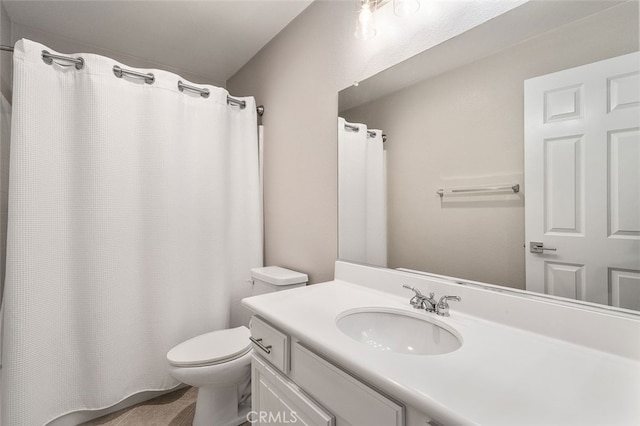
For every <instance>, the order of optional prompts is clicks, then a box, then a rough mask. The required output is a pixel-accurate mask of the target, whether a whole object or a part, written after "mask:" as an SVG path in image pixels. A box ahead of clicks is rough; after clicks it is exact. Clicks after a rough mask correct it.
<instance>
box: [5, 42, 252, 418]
mask: <svg viewBox="0 0 640 426" xmlns="http://www.w3.org/2000/svg"><path fill="white" fill-rule="evenodd" d="M43 50H48V51H49V52H51V53H55V52H53V51H52V50H51V49H48V48H46V47H45V46H42V45H40V44H38V43H34V42H30V41H28V40H22V41H20V42H18V43H17V44H16V47H15V52H14V99H13V101H14V102H13V118H12V120H13V121H12V142H11V143H12V146H11V171H10V173H11V176H10V188H9V224H8V227H9V230H8V247H7V252H8V253H7V256H8V258H7V276H6V284H5V312H4V315H5V317H4V338H3V343H4V344H3V350H4V354H3V366H2V377H1V380H2V404H3V407H2V424H3V425H12V426H21V425H25V426H26V425H28V426H33V425H41V424H44V423H47V422H49V421H51V420H52V419H55V418H57V417H59V416H61V415H63V414H65V413H69V412H73V411H77V410H83V409H99V408H104V407H107V406H110V405H113V404H115V403H117V402H119V401H121V400H123V399H125V398H126V397H128V396H130V395H132V394H134V393H137V392H140V391H145V390H164V389H169V388H172V387H174V386H176V385H177V384H178V383H177V382H176V381H175V380H174V379H173V378H171V377H170V376H169V375H168V374H167V362H166V358H165V357H166V353H167V351H168V350H169V349H170V348H171V347H172V346H174V345H176V344H178V343H180V342H181V341H184V340H185V339H187V338H190V337H192V336H195V335H198V334H201V333H204V332H207V331H212V330H215V329H220V328H224V327H227V326H228V325H229V318H230V308H229V307H230V301H231V300H235V299H237V297H234V294H238V289H239V288H243V286H248V284H247V280H248V279H249V269H250V268H251V267H255V266H260V265H261V264H262V234H261V226H262V224H261V216H260V208H261V206H260V188H259V169H258V143H257V127H256V126H257V117H256V111H255V102H254V100H253V98H242V100H244V101H245V102H246V107H245V108H240V107H238V106H231V105H228V104H227V92H226V91H225V90H224V89H221V88H217V87H212V86H206V88H207V89H209V91H210V96H209V97H208V98H204V97H201V96H199V95H198V94H195V93H191V92H188V91H185V92H180V91H179V90H178V86H177V83H178V81H179V80H180V78H179V76H177V75H175V74H172V73H168V72H164V71H160V70H136V71H138V72H141V73H148V72H152V73H153V74H154V75H155V82H154V83H153V84H147V83H145V82H144V80H142V79H139V78H130V77H127V76H125V77H123V78H116V76H115V75H114V72H113V66H114V65H118V66H120V67H122V68H125V69H130V68H128V67H127V66H125V65H122V64H119V63H117V62H116V61H114V60H111V59H109V58H106V57H102V56H98V55H92V54H74V55H65V56H72V57H78V56H81V57H82V58H83V59H84V62H85V65H84V68H82V69H80V70H78V69H76V68H75V67H74V66H69V64H68V63H65V62H64V61H62V62H61V61H58V60H54V62H53V63H52V64H50V65H48V64H46V63H45V62H44V61H43V59H42V57H41V52H42V51H43ZM200 87H205V86H200Z"/></svg>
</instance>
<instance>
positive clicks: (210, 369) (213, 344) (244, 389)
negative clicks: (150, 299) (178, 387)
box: [167, 266, 308, 426]
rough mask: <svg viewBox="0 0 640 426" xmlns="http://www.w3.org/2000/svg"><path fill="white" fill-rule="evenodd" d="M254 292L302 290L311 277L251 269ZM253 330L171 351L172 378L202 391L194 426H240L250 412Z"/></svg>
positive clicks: (214, 335) (228, 332)
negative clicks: (251, 333) (251, 339)
mask: <svg viewBox="0 0 640 426" xmlns="http://www.w3.org/2000/svg"><path fill="white" fill-rule="evenodd" d="M251 277H252V285H253V288H252V294H253V295H257V294H264V293H268V292H274V291H280V290H286V289H290V288H294V287H301V286H304V285H306V283H307V280H308V278H307V275H306V274H301V273H299V272H295V271H291V270H288V269H284V268H280V267H277V266H268V267H264V268H254V269H252V270H251ZM249 337H250V332H249V329H248V328H247V327H245V326H240V327H236V328H230V329H224V330H218V331H212V332H209V333H205V334H201V335H199V336H196V337H194V338H192V339H189V340H186V341H185V342H182V343H180V344H179V345H177V346H175V347H174V348H173V349H171V350H170V351H169V352H168V353H167V361H168V362H169V370H168V371H169V374H170V375H171V376H172V377H174V378H175V379H176V380H179V381H181V382H182V383H185V384H188V385H191V386H195V387H198V399H197V401H196V412H195V416H194V419H193V425H194V426H236V425H239V424H242V423H244V422H245V421H246V420H247V417H246V416H247V414H248V413H249V411H250V410H251V399H250V395H251V353H252V345H251V341H250V340H249Z"/></svg>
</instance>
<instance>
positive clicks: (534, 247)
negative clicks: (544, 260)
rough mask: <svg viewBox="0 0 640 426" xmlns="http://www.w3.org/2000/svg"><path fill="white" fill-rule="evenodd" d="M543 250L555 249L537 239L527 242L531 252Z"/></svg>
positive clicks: (541, 251)
mask: <svg viewBox="0 0 640 426" xmlns="http://www.w3.org/2000/svg"><path fill="white" fill-rule="evenodd" d="M545 250H549V251H556V249H554V248H548V247H545V246H544V243H542V242H539V241H531V242H530V243H529V251H530V252H531V253H544V251H545Z"/></svg>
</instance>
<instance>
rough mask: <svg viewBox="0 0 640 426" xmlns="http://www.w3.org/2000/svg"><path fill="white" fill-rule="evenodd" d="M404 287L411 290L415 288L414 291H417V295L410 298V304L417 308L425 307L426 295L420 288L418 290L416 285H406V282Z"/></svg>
mask: <svg viewBox="0 0 640 426" xmlns="http://www.w3.org/2000/svg"><path fill="white" fill-rule="evenodd" d="M402 287H404V288H407V289H409V290H413V292H414V293H415V295H414V296H413V297H412V298H411V300H409V304H410V305H411V306H413V307H414V308H415V309H425V303H424V301H425V299H426V297H424V295H423V294H422V293H420V290H418V289H417V288H415V287H411V286H410V285H406V284H404V285H403V286H402Z"/></svg>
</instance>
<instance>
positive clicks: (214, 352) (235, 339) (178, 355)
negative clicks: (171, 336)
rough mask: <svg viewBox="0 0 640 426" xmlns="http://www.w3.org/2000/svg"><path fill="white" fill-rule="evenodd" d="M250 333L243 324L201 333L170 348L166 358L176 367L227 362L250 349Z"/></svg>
mask: <svg viewBox="0 0 640 426" xmlns="http://www.w3.org/2000/svg"><path fill="white" fill-rule="evenodd" d="M250 335H251V333H250V332H249V329H248V328H247V327H245V326H241V327H237V328H230V329H226V330H218V331H212V332H209V333H205V334H201V335H200V336H196V337H194V338H192V339H189V340H187V341H185V342H182V343H180V344H179V345H177V346H175V347H174V348H173V349H171V350H170V351H169V353H167V360H168V361H169V363H171V364H172V365H174V366H176V367H202V366H207V365H214V364H222V363H224V362H229V361H231V360H234V359H236V358H240V357H241V356H243V355H245V354H246V353H248V352H250V351H251V341H250V340H249V336H250Z"/></svg>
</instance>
